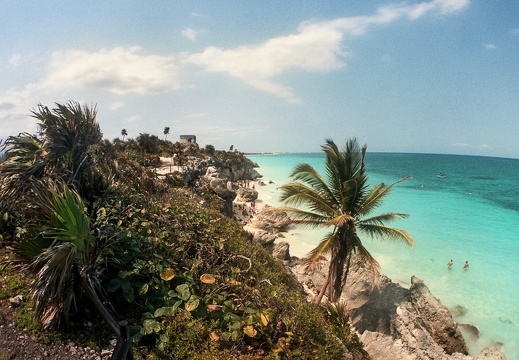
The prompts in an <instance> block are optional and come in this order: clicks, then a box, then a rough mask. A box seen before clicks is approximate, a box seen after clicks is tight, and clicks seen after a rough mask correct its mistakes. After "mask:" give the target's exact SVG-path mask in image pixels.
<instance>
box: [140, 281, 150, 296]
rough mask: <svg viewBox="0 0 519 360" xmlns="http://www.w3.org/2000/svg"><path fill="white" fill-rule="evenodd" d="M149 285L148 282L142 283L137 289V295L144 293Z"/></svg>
mask: <svg viewBox="0 0 519 360" xmlns="http://www.w3.org/2000/svg"><path fill="white" fill-rule="evenodd" d="M148 288H149V285H148V283H145V284H142V286H141V288H140V289H139V295H144V294H146V293H147V292H148Z"/></svg>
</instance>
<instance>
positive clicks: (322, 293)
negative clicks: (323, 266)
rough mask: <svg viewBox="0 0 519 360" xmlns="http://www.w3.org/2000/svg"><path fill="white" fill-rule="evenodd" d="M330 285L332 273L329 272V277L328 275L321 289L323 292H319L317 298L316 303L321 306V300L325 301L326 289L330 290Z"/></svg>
mask: <svg viewBox="0 0 519 360" xmlns="http://www.w3.org/2000/svg"><path fill="white" fill-rule="evenodd" d="M329 284H330V273H329V272H328V275H326V279H325V280H324V284H323V287H322V288H321V291H319V295H317V297H316V298H315V303H316V304H320V303H321V300H322V299H323V296H324V293H325V292H326V289H327V288H328V285H329Z"/></svg>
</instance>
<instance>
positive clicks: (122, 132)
mask: <svg viewBox="0 0 519 360" xmlns="http://www.w3.org/2000/svg"><path fill="white" fill-rule="evenodd" d="M121 135H122V136H123V142H124V138H125V137H126V136H128V132H127V131H126V129H122V130H121Z"/></svg>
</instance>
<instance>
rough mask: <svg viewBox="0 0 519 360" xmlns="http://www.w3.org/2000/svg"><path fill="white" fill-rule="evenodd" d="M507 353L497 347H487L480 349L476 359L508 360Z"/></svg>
mask: <svg viewBox="0 0 519 360" xmlns="http://www.w3.org/2000/svg"><path fill="white" fill-rule="evenodd" d="M507 359H508V358H507V357H506V355H505V354H504V353H503V352H502V351H501V350H500V349H497V348H491V347H486V348H484V349H483V350H481V351H480V353H479V354H478V356H476V357H475V358H474V360H507Z"/></svg>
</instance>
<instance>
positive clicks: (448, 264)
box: [447, 259, 453, 269]
mask: <svg viewBox="0 0 519 360" xmlns="http://www.w3.org/2000/svg"><path fill="white" fill-rule="evenodd" d="M452 264H453V262H452V259H451V261H449V262H448V263H447V267H448V268H449V269H450V268H451V267H452Z"/></svg>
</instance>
